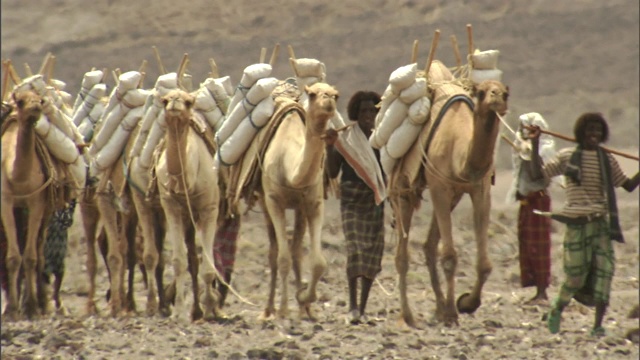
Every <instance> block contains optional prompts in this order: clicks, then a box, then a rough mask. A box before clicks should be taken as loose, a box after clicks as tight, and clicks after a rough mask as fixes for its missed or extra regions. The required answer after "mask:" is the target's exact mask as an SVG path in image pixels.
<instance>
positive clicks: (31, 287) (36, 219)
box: [22, 206, 44, 319]
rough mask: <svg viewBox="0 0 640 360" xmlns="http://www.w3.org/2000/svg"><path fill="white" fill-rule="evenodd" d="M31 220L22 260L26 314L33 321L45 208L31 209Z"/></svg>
mask: <svg viewBox="0 0 640 360" xmlns="http://www.w3.org/2000/svg"><path fill="white" fill-rule="evenodd" d="M28 216H29V220H28V227H27V242H26V246H25V249H24V255H23V258H22V266H23V267H24V277H25V290H26V291H25V297H26V303H25V313H26V315H27V318H29V319H32V318H34V317H35V316H36V315H37V313H38V300H37V298H36V297H37V289H36V286H37V284H36V282H37V277H38V274H37V271H38V268H37V267H38V235H39V234H40V226H41V225H42V218H43V216H44V207H43V206H30V207H29V215H28Z"/></svg>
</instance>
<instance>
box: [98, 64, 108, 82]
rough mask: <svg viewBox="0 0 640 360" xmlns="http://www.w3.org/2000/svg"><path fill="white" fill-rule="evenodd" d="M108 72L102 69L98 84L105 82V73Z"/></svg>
mask: <svg viewBox="0 0 640 360" xmlns="http://www.w3.org/2000/svg"><path fill="white" fill-rule="evenodd" d="M108 71H109V69H107V68H103V69H102V79H100V81H99V82H100V83H104V82H105V80H106V79H105V78H106V77H107V72H108Z"/></svg>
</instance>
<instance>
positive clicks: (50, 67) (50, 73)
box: [47, 55, 56, 85]
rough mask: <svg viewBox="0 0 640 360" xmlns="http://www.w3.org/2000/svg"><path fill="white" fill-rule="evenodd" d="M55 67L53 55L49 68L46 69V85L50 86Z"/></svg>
mask: <svg viewBox="0 0 640 360" xmlns="http://www.w3.org/2000/svg"><path fill="white" fill-rule="evenodd" d="M55 65H56V57H55V55H51V58H50V60H49V66H48V67H47V85H51V83H52V81H53V67H54V66H55Z"/></svg>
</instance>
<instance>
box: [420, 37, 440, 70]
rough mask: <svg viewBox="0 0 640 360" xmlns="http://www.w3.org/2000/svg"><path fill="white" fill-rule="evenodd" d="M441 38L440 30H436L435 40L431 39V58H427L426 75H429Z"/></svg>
mask: <svg viewBox="0 0 640 360" xmlns="http://www.w3.org/2000/svg"><path fill="white" fill-rule="evenodd" d="M439 39H440V30H439V29H438V30H436V32H435V34H433V40H432V41H431V49H429V58H428V59H427V65H426V66H425V68H424V74H425V76H426V77H428V76H429V68H431V63H432V62H433V58H434V56H435V55H436V48H437V47H438V40H439Z"/></svg>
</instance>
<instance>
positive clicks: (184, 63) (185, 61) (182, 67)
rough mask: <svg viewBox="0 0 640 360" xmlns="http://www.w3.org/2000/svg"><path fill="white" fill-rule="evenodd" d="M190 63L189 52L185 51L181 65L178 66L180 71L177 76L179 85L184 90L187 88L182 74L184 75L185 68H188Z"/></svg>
mask: <svg viewBox="0 0 640 360" xmlns="http://www.w3.org/2000/svg"><path fill="white" fill-rule="evenodd" d="M188 63H189V54H187V53H184V55H182V61H180V66H178V72H177V78H176V79H177V81H178V87H179V88H180V89H183V90H185V88H184V86H183V85H182V76H183V75H184V72H185V70H187V64H188Z"/></svg>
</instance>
